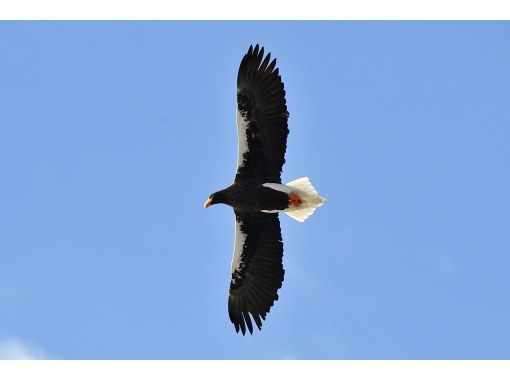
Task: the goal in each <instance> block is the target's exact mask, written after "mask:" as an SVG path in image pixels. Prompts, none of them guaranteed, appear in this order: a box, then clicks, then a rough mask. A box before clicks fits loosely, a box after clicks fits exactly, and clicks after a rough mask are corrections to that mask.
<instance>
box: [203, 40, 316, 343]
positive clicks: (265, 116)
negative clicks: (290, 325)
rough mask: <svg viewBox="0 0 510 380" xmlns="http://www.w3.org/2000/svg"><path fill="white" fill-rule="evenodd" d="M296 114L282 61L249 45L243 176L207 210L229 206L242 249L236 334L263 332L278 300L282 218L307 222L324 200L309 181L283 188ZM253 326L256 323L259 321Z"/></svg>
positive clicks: (235, 283) (236, 271)
mask: <svg viewBox="0 0 510 380" xmlns="http://www.w3.org/2000/svg"><path fill="white" fill-rule="evenodd" d="M288 118H289V113H288V111H287V104H286V100H285V90H284V86H283V82H282V79H281V76H280V74H279V69H278V68H276V59H273V60H272V61H271V53H268V54H267V55H265V56H264V48H263V47H262V48H259V45H258V44H257V45H256V46H255V48H253V45H250V48H249V49H248V52H247V53H246V54H245V55H244V57H243V59H242V60H241V64H240V66H239V72H238V74H237V136H238V155H237V173H236V175H235V179H234V183H233V184H232V185H230V186H229V187H227V188H225V189H223V190H220V191H217V192H214V193H212V194H211V195H210V196H209V197H208V199H207V201H206V202H205V204H204V207H205V208H208V207H209V206H211V205H214V204H218V203H223V204H226V205H229V206H231V207H232V208H233V209H234V213H235V243H234V254H233V258H232V263H231V271H232V278H231V281H230V289H229V296H228V315H229V317H230V321H231V322H232V323H233V324H234V328H235V330H236V332H237V333H238V332H239V331H241V332H242V334H243V335H245V333H246V330H248V331H249V332H250V334H253V325H254V324H255V325H256V326H257V328H258V329H259V330H261V328H262V321H263V320H265V319H266V315H267V313H269V309H270V308H271V306H273V304H274V302H275V301H277V300H278V289H280V288H281V286H282V283H283V277H284V273H285V271H284V269H283V263H282V259H283V243H282V235H281V230H280V221H279V219H278V213H279V212H281V211H283V212H284V213H286V214H287V215H289V216H290V217H292V218H294V219H296V220H298V221H300V222H303V221H305V219H306V218H307V217H308V216H310V215H311V214H312V213H313V212H314V211H315V209H316V208H317V207H319V206H321V205H322V204H323V203H324V202H325V199H324V198H322V197H320V196H319V195H318V193H317V191H316V190H315V188H314V187H313V186H312V185H311V183H310V181H309V179H308V177H303V178H299V179H296V180H295V181H292V182H289V183H287V184H286V185H284V184H282V183H281V182H282V181H281V172H282V166H283V164H284V163H285V151H286V149H287V135H288V134H289V128H288V123H287V122H288ZM252 320H253V321H252Z"/></svg>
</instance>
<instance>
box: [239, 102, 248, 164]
mask: <svg viewBox="0 0 510 380" xmlns="http://www.w3.org/2000/svg"><path fill="white" fill-rule="evenodd" d="M248 122H249V121H248V120H245V119H244V118H243V116H242V115H241V112H240V111H239V109H237V119H236V124H237V167H238V168H239V167H240V166H241V165H242V164H243V156H244V154H245V153H246V152H247V151H248V138H247V137H246V127H247V126H248Z"/></svg>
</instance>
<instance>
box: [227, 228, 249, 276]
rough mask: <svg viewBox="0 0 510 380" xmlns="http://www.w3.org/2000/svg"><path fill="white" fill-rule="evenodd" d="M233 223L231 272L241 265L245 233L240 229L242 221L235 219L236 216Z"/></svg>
mask: <svg viewBox="0 0 510 380" xmlns="http://www.w3.org/2000/svg"><path fill="white" fill-rule="evenodd" d="M235 224H236V229H235V238H234V254H233V255H232V263H231V264H230V266H231V270H232V273H234V272H235V271H236V270H237V269H239V267H240V266H241V254H242V253H243V248H244V242H245V241H246V234H245V233H244V232H243V231H241V226H242V222H239V221H237V218H236V219H235Z"/></svg>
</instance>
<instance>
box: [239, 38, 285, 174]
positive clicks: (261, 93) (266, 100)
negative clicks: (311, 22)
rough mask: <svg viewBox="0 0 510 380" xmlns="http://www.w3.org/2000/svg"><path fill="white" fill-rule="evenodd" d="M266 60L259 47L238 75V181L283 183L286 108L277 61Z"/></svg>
mask: <svg viewBox="0 0 510 380" xmlns="http://www.w3.org/2000/svg"><path fill="white" fill-rule="evenodd" d="M270 59H271V53H269V54H267V56H266V57H265V58H264V48H262V49H260V50H259V45H256V46H255V49H253V47H252V46H250V49H249V50H248V52H247V53H246V54H245V56H244V57H243V60H242V61H241V65H240V66H239V73H238V75H237V135H238V139H239V145H238V156H237V175H236V180H238V179H242V178H243V177H250V178H257V179H259V180H261V181H264V182H273V183H280V182H281V178H280V174H281V172H282V166H283V164H284V163H285V150H286V149H287V135H288V134H289V129H288V127H287V119H288V118H289V113H288V112H287V105H286V102H285V90H284V89H283V83H282V80H281V77H280V75H279V74H278V69H275V66H276V59H274V60H273V61H271V63H269V61H270Z"/></svg>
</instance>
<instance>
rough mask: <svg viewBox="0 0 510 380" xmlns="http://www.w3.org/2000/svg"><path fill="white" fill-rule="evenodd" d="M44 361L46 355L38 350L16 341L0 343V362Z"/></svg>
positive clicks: (7, 340)
mask: <svg viewBox="0 0 510 380" xmlns="http://www.w3.org/2000/svg"><path fill="white" fill-rule="evenodd" d="M34 359H46V355H45V354H44V353H43V352H42V351H41V350H40V349H38V348H36V347H33V346H31V345H29V344H27V343H23V342H21V341H20V340H18V339H12V338H11V339H5V340H2V341H0V360H34Z"/></svg>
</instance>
